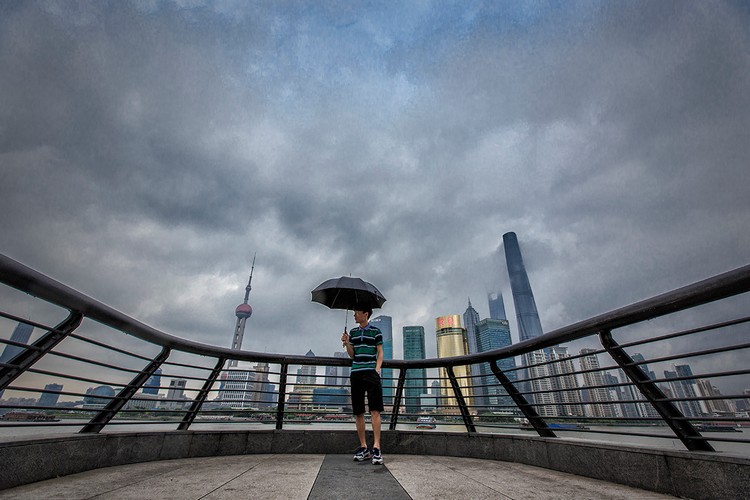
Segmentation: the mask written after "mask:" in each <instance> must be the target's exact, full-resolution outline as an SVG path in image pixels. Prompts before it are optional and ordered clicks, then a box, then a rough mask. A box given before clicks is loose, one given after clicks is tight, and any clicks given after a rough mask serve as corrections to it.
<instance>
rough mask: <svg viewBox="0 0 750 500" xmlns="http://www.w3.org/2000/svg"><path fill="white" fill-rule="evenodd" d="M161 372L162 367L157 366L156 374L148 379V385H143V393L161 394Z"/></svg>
mask: <svg viewBox="0 0 750 500" xmlns="http://www.w3.org/2000/svg"><path fill="white" fill-rule="evenodd" d="M161 373H162V372H161V368H157V369H156V371H155V372H154V374H153V375H151V377H150V378H149V379H148V380H147V381H146V385H144V386H143V394H159V386H161Z"/></svg>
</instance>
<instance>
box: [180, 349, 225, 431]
mask: <svg viewBox="0 0 750 500" xmlns="http://www.w3.org/2000/svg"><path fill="white" fill-rule="evenodd" d="M225 361H226V358H219V360H218V361H217V362H216V366H214V369H213V370H212V371H211V375H209V377H208V378H207V379H206V382H205V383H204V384H203V387H201V390H200V391H199V392H198V397H196V398H195V400H194V401H193V404H191V405H190V409H189V410H188V411H187V413H186V414H185V416H184V417H182V422H180V425H178V426H177V430H178V431H186V430H188V427H190V425H191V424H192V423H193V420H195V417H196V416H197V415H198V412H199V411H200V409H201V406H203V403H205V401H206V398H207V397H208V391H209V390H210V389H211V386H213V385H214V384H215V383H216V379H217V378H219V374H220V373H221V369H222V368H223V367H224V362H225Z"/></svg>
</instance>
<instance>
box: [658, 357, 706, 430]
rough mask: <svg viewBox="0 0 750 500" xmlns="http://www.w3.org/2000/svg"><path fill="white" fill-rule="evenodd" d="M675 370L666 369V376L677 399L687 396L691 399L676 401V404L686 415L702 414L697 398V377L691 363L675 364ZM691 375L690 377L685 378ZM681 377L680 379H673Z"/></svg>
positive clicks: (695, 415) (697, 415) (696, 415)
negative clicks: (694, 375) (694, 376)
mask: <svg viewBox="0 0 750 500" xmlns="http://www.w3.org/2000/svg"><path fill="white" fill-rule="evenodd" d="M673 368H674V371H671V370H664V377H665V378H667V379H670V380H669V387H670V389H671V391H672V394H673V397H674V398H675V399H683V398H687V399H690V401H675V402H674V404H675V405H676V406H677V407H678V408H679V409H680V411H681V412H682V414H683V415H684V416H686V417H699V416H701V414H702V412H701V407H700V405H699V404H698V402H697V401H695V398H696V397H697V394H696V391H695V379H694V378H692V377H693V371H692V370H691V369H690V366H689V365H673ZM683 377H690V378H683ZM673 379H679V380H673Z"/></svg>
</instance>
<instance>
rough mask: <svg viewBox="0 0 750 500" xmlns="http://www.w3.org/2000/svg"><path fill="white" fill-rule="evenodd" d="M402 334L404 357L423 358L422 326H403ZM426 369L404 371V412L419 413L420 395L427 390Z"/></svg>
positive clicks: (408, 358)
mask: <svg viewBox="0 0 750 500" xmlns="http://www.w3.org/2000/svg"><path fill="white" fill-rule="evenodd" d="M402 331H403V336H404V359H405V360H411V359H425V347H424V327H423V326H405V327H403V330H402ZM426 385H427V370H426V369H424V368H412V369H409V370H407V372H406V380H405V382H404V392H405V396H404V399H405V406H406V413H420V412H421V411H422V407H421V404H420V400H421V396H422V394H423V393H426V392H427V388H426V387H425V386H426Z"/></svg>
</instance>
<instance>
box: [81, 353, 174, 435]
mask: <svg viewBox="0 0 750 500" xmlns="http://www.w3.org/2000/svg"><path fill="white" fill-rule="evenodd" d="M169 352H170V349H169V347H165V348H163V349H162V350H161V352H160V353H159V355H158V356H156V357H155V358H154V360H153V361H151V363H149V365H148V366H147V367H146V368H144V369H143V370H142V371H141V373H139V374H138V375H136V376H135V378H133V380H131V381H130V383H129V384H128V385H126V386H125V387H123V388H122V390H121V391H120V393H119V394H118V395H117V396H115V397H114V398H113V399H111V400H110V401H109V403H107V405H106V406H105V407H104V409H103V410H102V411H100V412H99V413H97V414H96V416H94V418H92V419H91V420H90V421H89V423H88V424H86V425H85V426H83V428H82V429H81V430H80V431H78V432H79V433H81V434H86V433H98V432H99V431H101V430H102V429H103V428H104V426H105V425H107V424H108V423H109V421H110V420H112V418H113V417H114V416H115V415H116V414H117V412H118V411H120V410H122V407H123V406H125V404H126V403H127V402H128V401H129V400H130V398H132V397H133V395H134V394H135V393H136V392H138V389H140V388H141V386H143V384H145V383H146V381H147V380H148V379H149V378H151V376H152V375H153V374H154V372H155V371H156V370H157V368H159V367H160V366H161V364H162V363H164V362H165V361H166V360H167V358H168V357H169Z"/></svg>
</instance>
